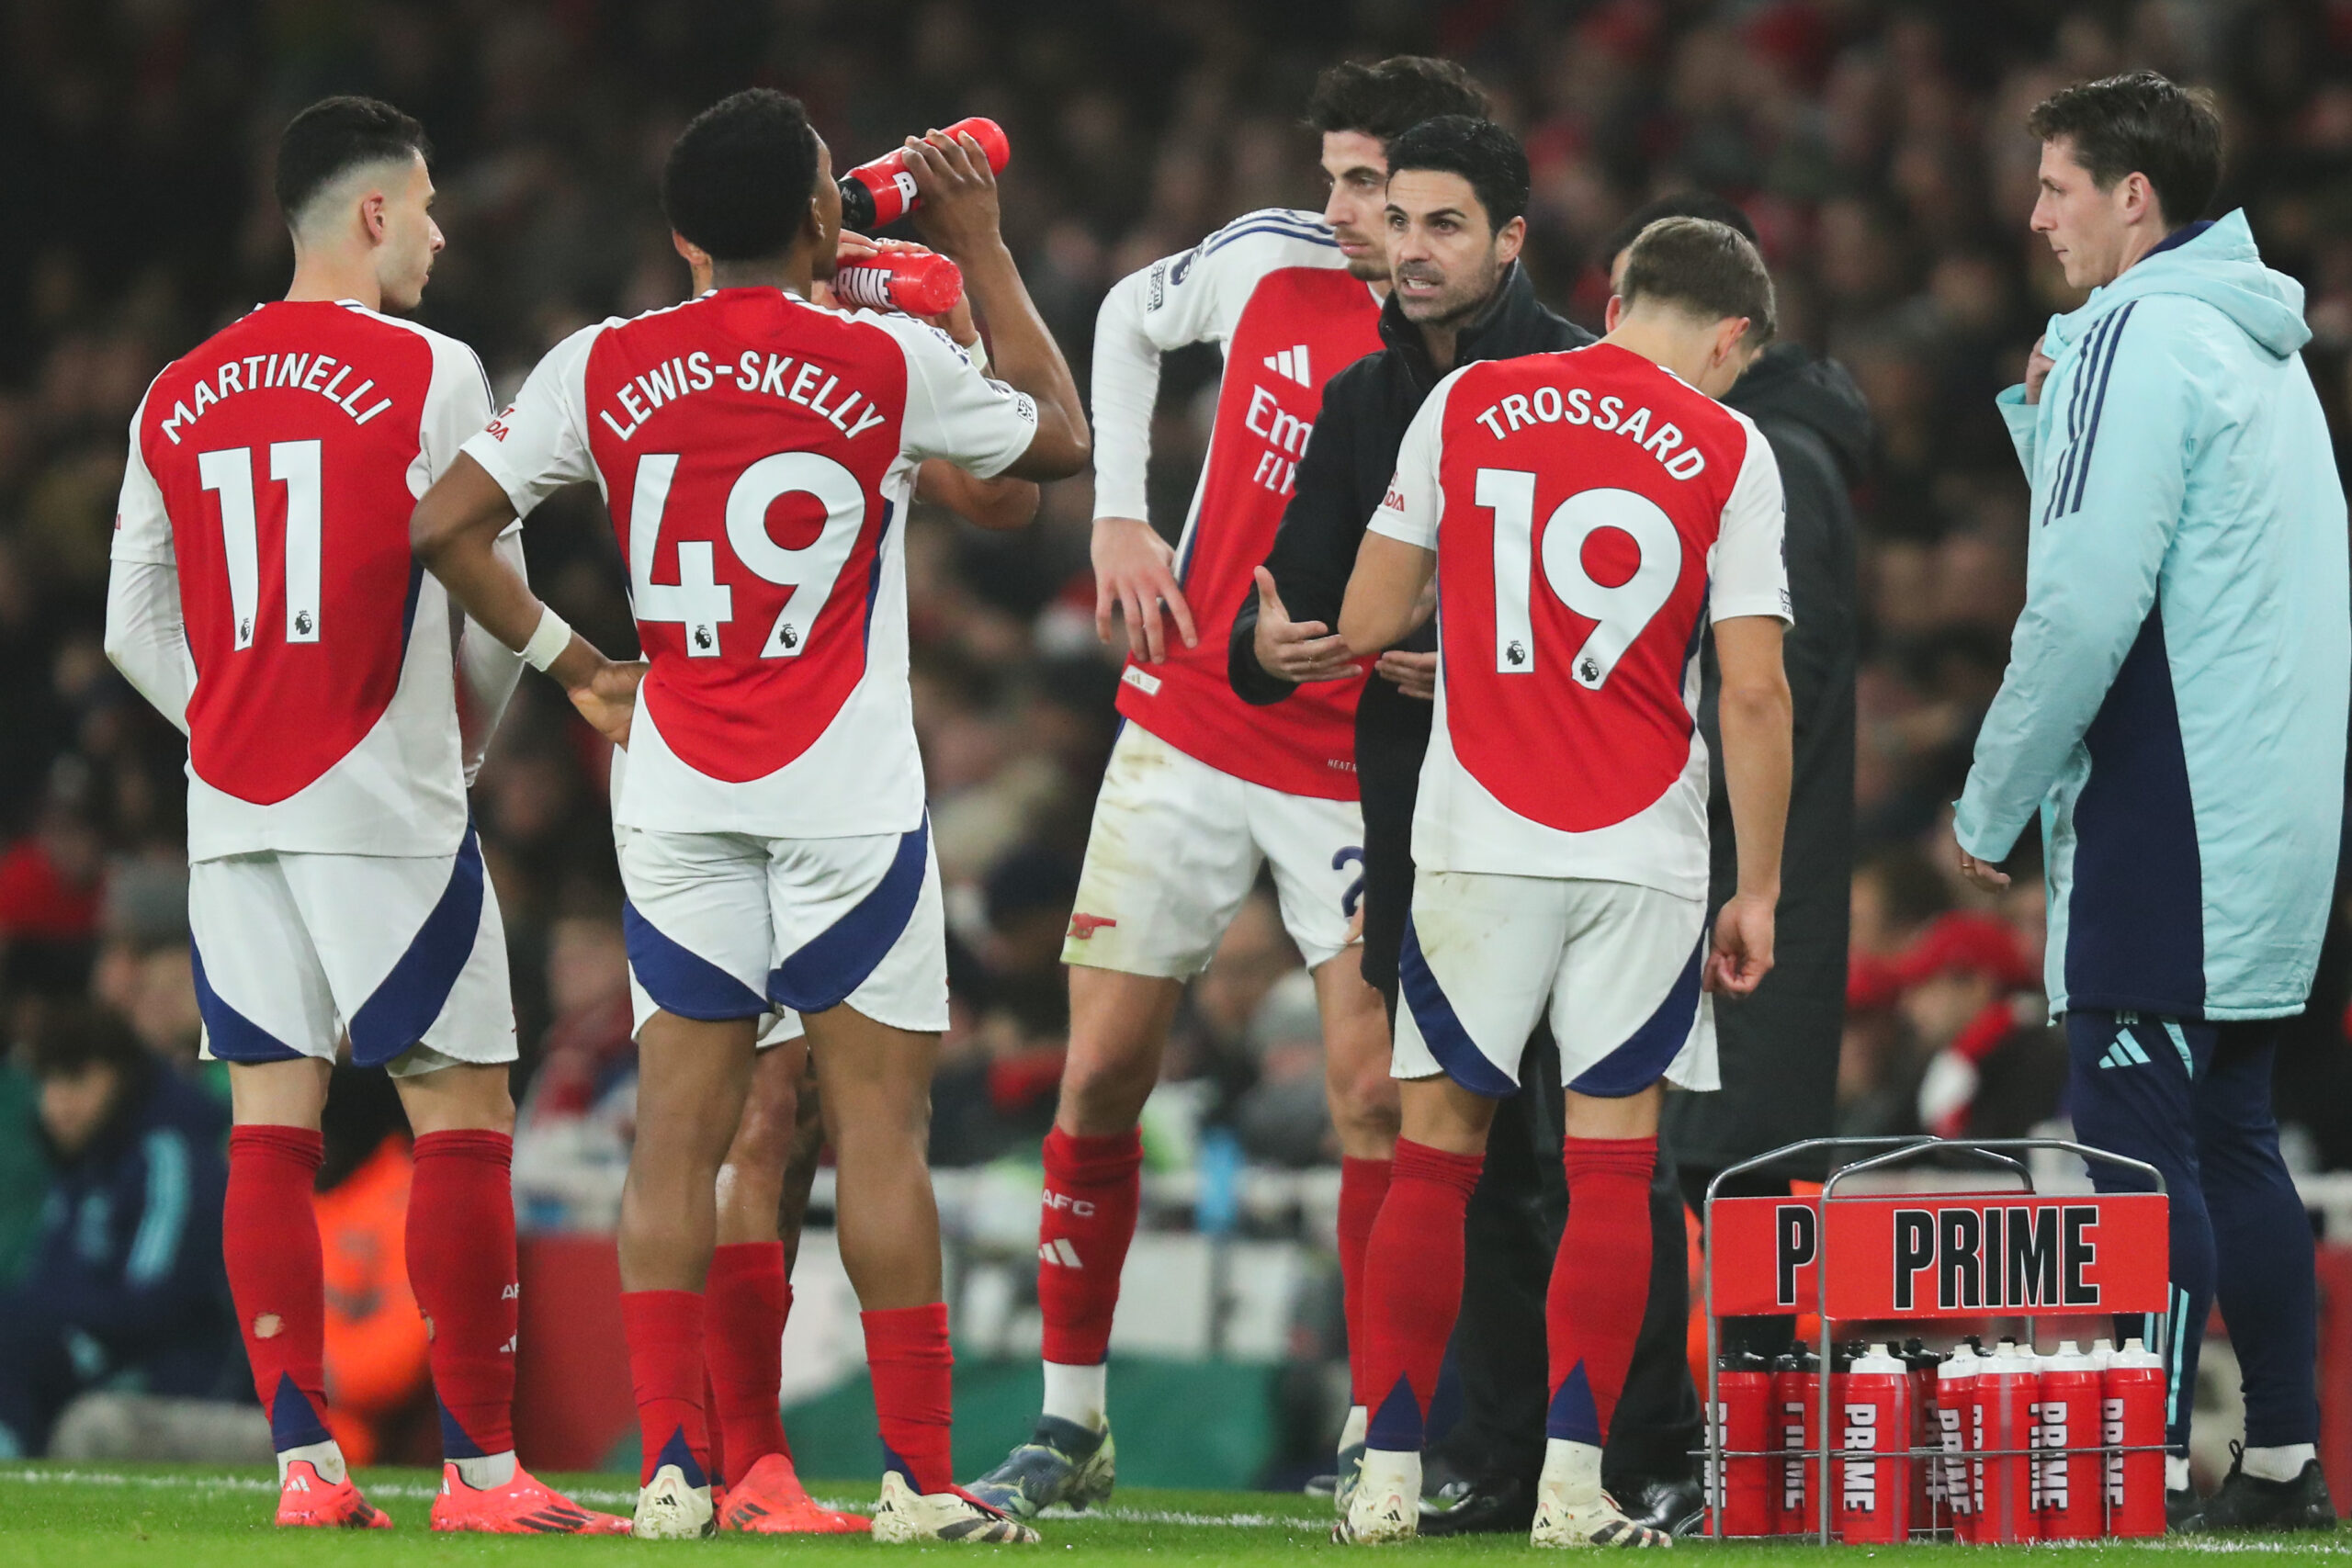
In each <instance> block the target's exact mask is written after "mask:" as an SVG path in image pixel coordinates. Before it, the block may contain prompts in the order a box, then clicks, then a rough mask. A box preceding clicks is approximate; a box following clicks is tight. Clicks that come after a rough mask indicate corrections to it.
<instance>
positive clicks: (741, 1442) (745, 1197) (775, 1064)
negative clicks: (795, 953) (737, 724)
mask: <svg viewBox="0 0 2352 1568" xmlns="http://www.w3.org/2000/svg"><path fill="white" fill-rule="evenodd" d="M671 238H672V243H673V244H674V245H675V246H676V248H677V252H678V254H679V256H680V257H681V258H682V259H683V260H684V262H685V264H686V266H687V268H688V270H689V272H690V274H691V276H692V278H693V283H694V295H695V297H699V296H701V295H704V294H707V293H708V292H709V291H710V286H711V260H710V257H709V256H708V255H707V254H705V252H704V251H703V249H702V247H700V246H699V245H696V244H695V243H694V242H693V241H691V240H689V239H687V238H685V237H684V235H682V234H673V236H672V237H671ZM906 248H910V247H909V246H908V244H907V243H906V242H904V241H876V240H869V239H867V238H866V237H865V236H864V235H862V234H853V233H851V232H850V231H847V230H843V231H842V233H841V237H840V240H839V242H838V244H837V246H836V249H835V253H834V260H835V262H836V263H837V264H838V265H852V264H853V263H854V262H855V261H856V260H859V259H862V258H864V257H866V256H870V255H874V254H877V253H879V252H882V251H885V250H893V249H906ZM914 248H920V247H914ZM811 291H812V295H813V297H814V298H815V299H816V302H817V303H819V304H822V305H833V304H838V303H840V301H839V300H838V299H836V298H835V297H834V296H833V294H832V291H831V288H829V287H828V285H826V284H825V283H823V282H821V281H820V282H816V283H813V284H812V285H811ZM926 319H927V320H929V321H931V324H932V325H933V326H935V327H937V328H938V329H939V330H940V331H942V332H944V333H946V334H947V335H948V336H949V337H951V338H953V339H955V340H956V344H957V346H959V347H961V348H962V349H963V350H964V351H965V352H966V353H967V354H970V355H974V356H975V357H976V358H978V357H979V356H981V355H985V353H986V348H985V346H984V345H983V344H982V343H981V340H980V334H979V332H978V328H977V327H975V326H974V324H973V321H972V310H971V302H970V300H968V299H962V300H958V301H957V303H956V307H955V308H954V309H953V310H949V311H948V312H946V313H945V314H944V315H942V316H936V317H930V318H926ZM915 499H916V500H917V501H919V502H928V503H929V504H932V505H934V506H942V507H945V508H947V509H948V510H949V511H952V512H954V513H956V514H957V515H958V516H960V517H963V518H964V519H965V520H966V521H967V522H970V523H972V524H974V525H977V526H978V527H982V528H987V529H990V530H1002V529H1011V528H1019V527H1023V526H1024V525H1027V523H1028V522H1029V520H1030V519H1031V518H1032V517H1034V516H1035V515H1036V513H1037V486H1036V485H1035V483H1034V482H1033V481H1031V480H1028V479H980V478H978V477H977V476H975V475H973V474H970V473H967V472H966V471H965V470H964V469H962V468H956V466H955V465H954V464H952V463H948V462H944V461H942V460H941V459H939V458H935V457H934V458H933V459H931V460H930V461H928V462H926V463H924V464H923V465H922V467H921V468H918V469H916V470H915ZM627 758H628V753H627V752H626V751H616V752H614V753H613V777H612V784H613V792H614V794H615V795H616V797H617V795H619V792H620V788H621V785H622V783H623V781H624V779H625V777H626V775H627V766H626V761H627ZM629 832H630V829H628V828H625V827H619V826H617V825H616V827H615V829H614V833H615V836H616V839H619V840H623V841H626V840H627V839H628V835H629ZM632 989H633V991H634V996H633V998H632V999H633V1001H634V1003H635V1007H636V1013H637V1022H638V1024H639V1026H640V1027H641V1026H642V1025H643V1023H644V1021H645V1020H647V1019H648V1018H650V1017H651V1016H652V1013H653V1010H654V1008H653V1002H652V998H650V997H648V996H647V995H646V994H645V989H644V987H642V986H638V987H632ZM759 1048H760V1054H759V1061H758V1064H757V1065H756V1066H754V1067H753V1068H752V1082H751V1087H750V1089H749V1090H748V1092H747V1093H746V1095H745V1098H744V1101H743V1115H742V1120H741V1122H738V1123H737V1124H736V1128H735V1141H734V1142H733V1143H732V1144H730V1145H729V1146H728V1149H727V1156H726V1158H725V1159H724V1161H722V1162H721V1164H720V1165H719V1168H718V1222H717V1231H716V1236H717V1243H718V1245H717V1246H716V1247H714V1248H713V1249H712V1252H711V1257H710V1272H709V1275H708V1277H707V1279H706V1280H705V1281H704V1285H703V1312H704V1316H705V1319H706V1327H707V1333H706V1337H705V1361H706V1364H707V1368H708V1371H709V1384H708V1389H707V1396H706V1402H705V1403H706V1409H705V1412H704V1423H705V1426H706V1427H707V1430H708V1432H709V1435H710V1450H711V1462H710V1478H711V1489H712V1497H713V1503H714V1506H715V1508H716V1512H717V1514H718V1528H719V1529H733V1530H744V1531H749V1532H751V1533H753V1534H759V1535H845V1534H856V1533H858V1532H861V1531H863V1530H864V1529H865V1528H866V1521H865V1518H864V1517H861V1516H859V1515H857V1514H853V1513H847V1512H844V1511H842V1510H841V1509H837V1508H828V1507H824V1506H820V1504H818V1503H817V1502H816V1501H815V1500H814V1499H812V1498H811V1497H810V1496H809V1491H808V1488H807V1487H805V1486H803V1485H802V1484H801V1483H800V1477H799V1475H798V1473H797V1472H796V1471H795V1470H794V1468H793V1463H792V1450H791V1446H790V1445H789V1444H788V1443H787V1442H786V1440H785V1434H784V1419H783V1416H782V1413H781V1412H780V1411H779V1410H778V1409H777V1407H776V1390H777V1388H778V1386H779V1385H780V1384H781V1383H782V1382H783V1378H784V1362H783V1355H784V1349H783V1341H784V1325H785V1324H786V1320H787V1319H788V1318H789V1316H790V1314H791V1312H792V1283H791V1273H792V1260H793V1258H794V1256H795V1254H796V1253H797V1251H798V1249H799V1243H800V1222H801V1218H802V1216H803V1214H804V1213H806V1212H807V1209H808V1204H809V1183H810V1181H811V1179H813V1178H814V1177H815V1175H816V1169H817V1161H818V1156H820V1154H821V1153H822V1152H823V1144H824V1133H823V1129H822V1128H821V1126H820V1124H819V1119H818V1117H817V1114H816V1111H817V1090H816V1087H815V1085H814V1084H813V1083H811V1082H810V1081H809V1076H808V1066H809V1046H808V1038H807V1036H806V1035H805V1034H804V1033H803V1032H802V1030H801V1027H800V1018H799V1015H798V1014H797V1013H795V1012H793V1011H791V1010H789V1009H785V1010H779V1012H777V1013H776V1014H775V1016H774V1017H773V1018H772V1019H771V1020H768V1021H763V1023H762V1025H761V1029H760V1037H759ZM722 1494H723V1496H722Z"/></svg>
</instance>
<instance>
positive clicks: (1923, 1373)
mask: <svg viewBox="0 0 2352 1568" xmlns="http://www.w3.org/2000/svg"><path fill="white" fill-rule="evenodd" d="M1903 1364H1904V1365H1905V1367H1906V1368H1908V1369H1909V1371H1910V1374H1911V1449H1912V1453H1913V1459H1912V1463H1911V1527H1912V1528H1913V1529H1919V1528H1920V1527H1922V1526H1925V1527H1926V1528H1928V1529H1940V1528H1941V1527H1942V1526H1943V1524H1944V1519H1943V1517H1942V1515H1943V1506H1944V1466H1943V1461H1942V1460H1940V1459H1926V1458H1921V1457H1919V1454H1918V1450H1922V1449H1932V1448H1936V1447H1938V1446H1939V1444H1941V1443H1942V1441H1943V1428H1942V1427H1941V1426H1940V1425H1939V1423H1938V1422H1937V1419H1936V1372H1937V1371H1938V1369H1939V1368H1940V1367H1941V1366H1942V1364H1943V1358H1942V1357H1941V1356H1939V1355H1938V1354H1937V1353H1936V1352H1935V1351H1933V1350H1930V1349H1928V1348H1927V1346H1926V1345H1924V1344H1922V1343H1921V1342H1920V1341H1918V1340H1917V1339H1913V1340H1909V1341H1907V1342H1906V1343H1905V1345H1904V1347H1903Z"/></svg>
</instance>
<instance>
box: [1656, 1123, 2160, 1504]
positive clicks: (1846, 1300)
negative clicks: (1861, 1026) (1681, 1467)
mask: <svg viewBox="0 0 2352 1568" xmlns="http://www.w3.org/2000/svg"><path fill="white" fill-rule="evenodd" d="M2035 1149H2051V1150H2057V1151H2060V1152H2063V1153H2067V1154H2073V1155H2075V1156H2080V1157H2081V1158H2082V1159H2084V1160H2086V1161H2089V1162H2092V1163H2096V1164H2103V1165H2109V1166H2116V1167H2122V1168H2128V1169H2131V1170H2134V1171H2137V1172H2139V1173H2140V1174H2141V1175H2142V1176H2143V1177H2144V1178H2145V1179H2147V1180H2148V1181H2149V1182H2150V1183H2151V1184H2152V1185H2153V1186H2154V1189H2155V1190H2154V1191H2152V1192H2129V1193H2073V1192H2070V1193H2065V1194H2042V1193H2039V1192H2036V1191H2035V1190H2033V1185H2032V1179H2031V1176H2030V1173H2029V1171H2028V1169H2027V1168H2026V1166H2025V1164H2024V1163H2023V1162H2022V1161H2021V1160H2020V1159H2019V1158H2018V1156H2019V1155H2021V1154H2023V1153H2025V1152H2026V1151H2029V1150H2035ZM1825 1152H1826V1154H1827V1155H1828V1156H1829V1157H1830V1159H1831V1160H1832V1162H1833V1163H1834V1164H1836V1165H1837V1168H1836V1169H1835V1170H1834V1171H1833V1172H1832V1173H1831V1175H1830V1177H1829V1179H1828V1180H1827V1181H1826V1183H1824V1184H1823V1187H1822V1190H1821V1192H1820V1195H1819V1196H1818V1197H1795V1198H1724V1197H1718V1196H1717V1195H1716V1193H1717V1190H1718V1189H1720V1188H1721V1187H1722V1185H1723V1183H1724V1180H1725V1179H1727V1178H1730V1177H1734V1176H1736V1175H1740V1174H1742V1173H1744V1172H1748V1171H1754V1170H1758V1169H1760V1168H1768V1167H1770V1166H1772V1165H1775V1164H1778V1163H1781V1162H1782V1161H1785V1160H1788V1159H1790V1158H1792V1157H1793V1156H1800V1155H1807V1154H1820V1153H1825ZM1927 1156H1962V1157H1963V1158H1966V1159H1969V1160H1973V1161H1974V1162H1976V1163H1980V1164H1983V1165H1985V1166H1987V1167H1989V1168H1990V1171H1991V1174H1993V1175H1995V1176H1996V1177H2006V1178H2007V1179H2013V1180H2015V1181H2016V1182H2017V1183H2018V1187H2017V1188H2016V1189H2004V1190H1983V1191H1976V1190H1972V1191H1918V1192H1886V1191H1882V1190H1870V1191H1867V1192H1856V1191H1852V1190H1847V1191H1840V1190H1839V1189H1840V1188H1841V1187H1849V1188H1850V1185H1851V1182H1852V1179H1853V1178H1855V1177H1857V1176H1860V1175H1861V1174H1863V1173H1864V1172H1867V1171H1872V1170H1883V1169H1885V1168H1889V1167H1892V1166H1896V1165H1901V1164H1905V1163H1909V1162H1915V1161H1917V1160H1919V1159H1921V1158H1923V1157H1927ZM1704 1219H1705V1225H1706V1262H1705V1286H1706V1313H1707V1366H1708V1371H1707V1409H1708V1412H1709V1417H1710V1418H1709V1420H1708V1422H1707V1438H1706V1441H1707V1447H1706V1449H1705V1450H1703V1452H1702V1459H1703V1460H1704V1461H1705V1463H1704V1472H1705V1475H1706V1485H1707V1496H1708V1503H1709V1508H1708V1511H1707V1529H1706V1533H1708V1534H1709V1535H1712V1536H1717V1537H1743V1536H1762V1535H1811V1536H1813V1537H1814V1538H1815V1539H1816V1540H1821V1541H1823V1542H1828V1541H1832V1540H1847V1541H1852V1542H1855V1543H1857V1544H1860V1543H1871V1544H1885V1543H1889V1542H1894V1541H1900V1540H1961V1541H1969V1542H1976V1541H1982V1542H1985V1543H1988V1544H1989V1543H1995V1542H2015V1541H2031V1540H2086V1539H2090V1538H2093V1537H2098V1536H2115V1535H2140V1534H2148V1533H2154V1534H2162V1533H2163V1529H2164V1462H2163V1453H2164V1420H2163V1393H2164V1373H2163V1370H2162V1364H2161V1362H2160V1360H2159V1359H2158V1358H2156V1357H2155V1356H2154V1355H2151V1354H2148V1353H2147V1352H2146V1351H2145V1350H2144V1349H2143V1348H2142V1346H2141V1343H2140V1342H2139V1341H2138V1340H2132V1341H2131V1342H2129V1343H2128V1344H2127V1345H2126V1346H2125V1348H2122V1349H2120V1350H2117V1351H2114V1352H2112V1353H2111V1354H2110V1353H2109V1351H2108V1350H2107V1348H2106V1347H2105V1344H2104V1342H2101V1344H2100V1346H2099V1348H2098V1349H2097V1350H2096V1351H2094V1352H2085V1351H2083V1350H2080V1349H2079V1348H2077V1344H2076V1342H2075V1340H2072V1339H2069V1340H2067V1341H2064V1342H2063V1343H2062V1344H2061V1345H2060V1346H2059V1347H2058V1349H2057V1352H2056V1353H2055V1354H2052V1355H2049V1356H2039V1355H2037V1354H2036V1353H2035V1348H2034V1327H2035V1324H2036V1321H2037V1320H2038V1319H2041V1318H2048V1317H2065V1318H2091V1317H2096V1318H2098V1319H2101V1320H2102V1321H2104V1320H2105V1319H2106V1318H2107V1317H2108V1316H2109V1314H2148V1315H2150V1316H2152V1317H2154V1318H2155V1319H2157V1320H2158V1321H2157V1324H2156V1327H2155V1332H2156V1333H2158V1334H2162V1333H2163V1332H2164V1325H2163V1322H2162V1320H2163V1317H2164V1314H2165V1309H2166V1307H2167V1306H2168V1305H2169V1304H2170V1291H2169V1288H2168V1284H2167V1280H2166V1269H2167V1266H2168V1261H2169V1260H2168V1258H2166V1255H2165V1235H2166V1232H2165V1192H2164V1178H2163V1176H2162V1174H2161V1173H2160V1172H2158V1171H2157V1170H2156V1169H2155V1168H2154V1167H2153V1166H2149V1165H2144V1164H2143V1163H2141V1162H2140V1161H2137V1160H2131V1159H2126V1158H2124V1157H2122V1156H2119V1155H2113V1154H2109V1153H2108V1152H2106V1151H2105V1150H2102V1149H2096V1148H2092V1147H2090V1146H2089V1145H2085V1144H2076V1143H2069V1142H2066V1141H2064V1140H2061V1139H2054V1138H2013V1139H1998V1140H1989V1141H1979V1142H1961V1141H1953V1140H1946V1139H1939V1138H1820V1139H1815V1140H1812V1141H1810V1142H1807V1143H1803V1144H1792V1145H1789V1146H1788V1147H1786V1148H1783V1149H1776V1150H1774V1151H1773V1152H1772V1153H1770V1154H1769V1155H1765V1156H1761V1157H1759V1158H1758V1159H1754V1160H1750V1161H1747V1163H1745V1164H1742V1165H1737V1166H1734V1167H1732V1168H1730V1169H1728V1170H1725V1171H1724V1172H1723V1173H1722V1174H1721V1175H1718V1176H1717V1177H1716V1178H1715V1179H1714V1182H1713V1184H1712V1185H1711V1186H1710V1187H1709V1189H1708V1191H1707V1199H1706V1213H1705V1216H1704ZM1806 1313H1817V1314H1819V1315H1820V1319H1821V1341H1820V1344H1819V1346H1818V1347H1817V1348H1811V1349H1807V1348H1797V1349H1795V1350H1793V1351H1792V1353H1791V1354H1789V1355H1787V1356H1783V1357H1781V1358H1780V1359H1778V1360H1777V1361H1774V1362H1771V1363H1770V1364H1769V1365H1768V1364H1767V1363H1766V1362H1764V1361H1763V1360H1762V1359H1759V1358H1757V1357H1754V1356H1749V1355H1742V1356H1738V1357H1734V1358H1730V1359H1728V1360H1727V1359H1726V1358H1725V1357H1724V1354H1723V1346H1722V1321H1723V1319H1724V1318H1726V1317H1758V1316H1762V1317H1770V1316H1788V1315H1791V1314H1806ZM1995 1320H1998V1321H2001V1322H2009V1321H2021V1323H2022V1326H2023V1332H2022V1333H2021V1334H2020V1335H2018V1337H2016V1338H2013V1339H2011V1338H2004V1339H2002V1340H2001V1341H1999V1342H1998V1343H1997V1344H1994V1345H1991V1346H1979V1345H1977V1344H1976V1343H1975V1342H1973V1341H1971V1342H1970V1343H1968V1344H1964V1345H1962V1347H1961V1348H1959V1349H1958V1350H1956V1351H1954V1352H1953V1353H1952V1354H1951V1356H1949V1357H1942V1356H1939V1355H1938V1354H1937V1353H1936V1352H1934V1351H1932V1350H1928V1349H1927V1348H1925V1347H1924V1346H1922V1345H1921V1344H1920V1343H1919V1342H1918V1341H1917V1340H1916V1339H1915V1340H1912V1341H1911V1343H1910V1344H1908V1345H1907V1346H1905V1345H1898V1344H1897V1343H1896V1340H1897V1335H1896V1334H1895V1333H1894V1332H1893V1331H1894V1330H1898V1329H1900V1330H1905V1331H1909V1330H1912V1329H1914V1328H1916V1327H1918V1326H1925V1325H1961V1324H1963V1323H1969V1322H1976V1323H1987V1322H1991V1321H1995ZM1841 1326H1842V1327H1844V1328H1846V1329H1848V1330H1849V1331H1853V1330H1859V1329H1863V1328H1868V1329H1869V1330H1870V1331H1871V1335H1872V1337H1871V1338H1870V1339H1867V1340H1860V1341H1858V1342H1857V1343H1855V1344H1853V1345H1851V1346H1850V1347H1849V1348H1846V1349H1844V1350H1842V1351H1841V1350H1840V1349H1838V1347H1837V1345H1836V1343H1835V1341H1834V1335H1835V1333H1836V1331H1837V1329H1838V1328H1839V1327H1841ZM2156 1342H2157V1343H2159V1344H2161V1343H2162V1341H2161V1340H2160V1339H2159V1340H2158V1341H2156ZM2151 1411H2153V1412H2154V1419H2153V1420H2152V1419H2151V1418H2150V1415H2149V1413H2150V1412H2151ZM2151 1520H2153V1521H2154V1529H2153V1530H2151V1529H2150V1521H2151Z"/></svg>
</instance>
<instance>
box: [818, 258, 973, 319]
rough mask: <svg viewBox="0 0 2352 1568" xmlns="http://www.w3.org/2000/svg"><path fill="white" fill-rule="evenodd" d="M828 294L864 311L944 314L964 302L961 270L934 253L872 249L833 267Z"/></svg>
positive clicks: (921, 314)
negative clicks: (831, 288)
mask: <svg viewBox="0 0 2352 1568" xmlns="http://www.w3.org/2000/svg"><path fill="white" fill-rule="evenodd" d="M832 283H833V293H834V295H835V297H836V298H838V299H842V301H844V302H845V303H848V304H851V305H859V306H863V307H864V308H865V309H866V310H899V311H903V312H905V313H906V314H907V315H910V316H944V315H945V314H946V313H947V312H948V311H950V310H954V309H955V308H956V301H957V300H959V299H963V298H964V269H963V268H961V267H959V266H957V265H956V264H955V263H954V262H953V261H950V260H949V259H948V258H947V257H945V256H943V255H941V254H939V253H938V252H937V251H922V250H915V251H876V252H875V253H874V254H872V255H867V256H860V257H858V258H857V259H856V260H855V261H846V262H842V263H841V264H840V265H838V266H836V267H834V269H833V280H832Z"/></svg>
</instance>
